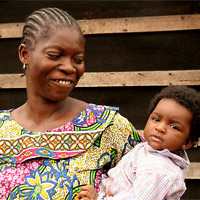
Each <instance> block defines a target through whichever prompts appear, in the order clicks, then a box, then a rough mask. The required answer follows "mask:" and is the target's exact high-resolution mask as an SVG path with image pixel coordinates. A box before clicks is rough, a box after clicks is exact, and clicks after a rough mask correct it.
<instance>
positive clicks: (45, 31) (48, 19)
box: [21, 8, 84, 49]
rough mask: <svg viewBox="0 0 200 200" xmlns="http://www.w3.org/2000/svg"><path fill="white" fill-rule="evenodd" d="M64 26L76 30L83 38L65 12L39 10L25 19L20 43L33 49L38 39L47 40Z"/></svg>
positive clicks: (77, 27)
mask: <svg viewBox="0 0 200 200" xmlns="http://www.w3.org/2000/svg"><path fill="white" fill-rule="evenodd" d="M66 26H68V27H70V28H73V29H76V30H78V31H79V32H80V34H81V35H82V36H83V33H82V30H81V28H80V26H79V25H78V23H77V22H76V20H75V19H74V18H73V17H72V16H70V15H69V14H68V13H67V12H66V11H63V10H61V9H59V8H42V9H39V10H37V11H34V12H33V13H32V14H31V15H30V16H29V17H27V19H26V21H25V24H24V28H23V33H22V41H21V43H22V44H26V45H27V46H28V47H29V48H30V49H34V45H35V44H36V42H37V39H38V37H40V38H42V39H44V38H48V37H49V36H50V34H51V33H52V32H53V31H56V29H57V28H58V27H66ZM83 39H84V36H83Z"/></svg>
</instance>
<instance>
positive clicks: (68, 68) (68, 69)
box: [59, 59, 76, 74]
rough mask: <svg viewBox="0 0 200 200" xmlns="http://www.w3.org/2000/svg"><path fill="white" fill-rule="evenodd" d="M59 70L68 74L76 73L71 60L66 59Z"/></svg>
mask: <svg viewBox="0 0 200 200" xmlns="http://www.w3.org/2000/svg"><path fill="white" fill-rule="evenodd" d="M59 70H61V71H64V72H65V73H67V74H72V73H75V72H76V68H75V66H74V64H73V62H72V61H71V60H70V59H65V61H63V62H62V64H60V65H59Z"/></svg>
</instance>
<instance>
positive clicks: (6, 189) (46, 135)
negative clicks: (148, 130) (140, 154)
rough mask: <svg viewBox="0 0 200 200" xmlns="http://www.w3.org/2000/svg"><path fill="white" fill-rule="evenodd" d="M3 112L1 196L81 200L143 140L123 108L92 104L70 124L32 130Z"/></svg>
mask: <svg viewBox="0 0 200 200" xmlns="http://www.w3.org/2000/svg"><path fill="white" fill-rule="evenodd" d="M11 111H12V110H5V111H0V199H1V200H4V199H9V200H11V199H13V200H14V199H15V200H19V199H20V200H28V199H30V200H43V199H45V200H47V199H48V200H49V199H52V200H53V199H56V200H64V199H66V200H67V199H68V200H71V199H77V198H76V194H77V193H78V192H79V191H80V188H81V187H82V186H83V185H86V184H91V185H93V186H95V187H96V190H97V191H98V189H99V183H100V181H101V175H102V173H105V172H106V171H107V170H108V169H109V168H111V167H113V166H115V165H116V164H117V163H118V162H119V160H120V159H121V157H122V156H123V155H124V154H125V153H127V152H128V151H129V150H130V149H132V148H133V147H134V146H135V145H136V144H137V143H139V142H141V138H140V137H139V135H138V134H137V132H136V131H135V129H134V127H133V126H132V125H131V124H130V122H129V121H128V120H127V119H126V118H124V117H122V116H121V115H120V114H119V113H118V108H115V107H108V106H99V105H95V104H89V105H88V107H87V108H86V109H85V110H84V111H82V112H81V113H80V114H79V115H78V116H77V117H76V118H74V119H73V120H72V121H71V122H69V123H67V124H65V125H63V126H61V127H59V128H56V129H52V130H49V131H45V132H33V131H29V130H26V129H25V128H23V127H21V126H20V125H19V124H17V123H16V122H15V121H14V120H13V119H12V117H11V114H10V113H11Z"/></svg>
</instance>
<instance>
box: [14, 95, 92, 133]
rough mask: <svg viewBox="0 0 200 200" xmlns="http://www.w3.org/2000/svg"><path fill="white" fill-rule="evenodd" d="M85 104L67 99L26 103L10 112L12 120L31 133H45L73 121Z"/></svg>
mask: <svg viewBox="0 0 200 200" xmlns="http://www.w3.org/2000/svg"><path fill="white" fill-rule="evenodd" d="M87 105H88V104H87V103H85V102H83V101H80V100H77V99H73V98H70V97H68V98H67V99H66V100H65V101H60V102H58V103H56V102H41V101H40V102H39V101H33V100H32V101H31V102H30V101H27V102H26V103H25V104H24V105H22V106H21V107H19V108H17V109H16V110H14V111H12V112H11V116H12V117H13V119H14V120H15V121H16V122H17V123H18V124H19V125H21V126H22V127H24V128H26V129H27V130H31V131H38V132H42V131H47V130H51V129H54V128H58V127H60V126H62V125H65V124H66V123H68V122H70V121H71V120H73V119H74V118H75V117H76V116H77V115H78V114H79V113H80V112H81V111H83V110H84V109H85V108H86V107H87Z"/></svg>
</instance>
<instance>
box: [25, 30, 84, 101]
mask: <svg viewBox="0 0 200 200" xmlns="http://www.w3.org/2000/svg"><path fill="white" fill-rule="evenodd" d="M84 53H85V51H84V40H83V37H82V35H81V34H80V33H79V32H78V31H77V30H75V29H71V28H69V27H64V28H61V29H58V30H56V31H55V32H54V34H52V36H51V37H49V38H48V39H46V40H44V41H40V39H37V42H36V45H35V48H34V50H31V51H28V59H27V70H26V80H27V93H28V95H29V96H30V95H33V96H39V97H41V98H44V99H45V100H50V101H61V100H64V99H65V98H66V97H67V96H68V95H69V94H70V92H71V91H72V90H73V88H74V87H75V86H76V85H77V83H78V81H79V79H80V77H81V76H82V75H83V73H84V71H85V64H84Z"/></svg>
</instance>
